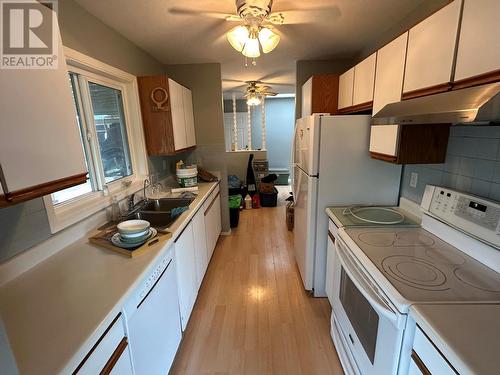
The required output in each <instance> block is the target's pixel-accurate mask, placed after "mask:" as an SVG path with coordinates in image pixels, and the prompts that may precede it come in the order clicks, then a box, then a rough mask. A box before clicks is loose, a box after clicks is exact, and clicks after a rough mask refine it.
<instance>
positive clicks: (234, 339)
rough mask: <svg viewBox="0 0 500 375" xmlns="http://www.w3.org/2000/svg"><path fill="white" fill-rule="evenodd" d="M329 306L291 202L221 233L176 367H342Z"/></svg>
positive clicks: (210, 370) (337, 370)
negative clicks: (308, 283)
mask: <svg viewBox="0 0 500 375" xmlns="http://www.w3.org/2000/svg"><path fill="white" fill-rule="evenodd" d="M330 314H331V309H330V305H329V303H328V301H327V299H325V298H312V297H311V296H310V295H308V294H307V293H306V292H305V291H304V289H303V286H302V282H301V279H300V275H299V272H298V269H297V266H296V264H295V260H294V256H293V236H292V233H291V232H288V231H287V229H286V225H285V207H284V205H283V204H281V205H280V206H278V207H276V208H261V209H258V210H250V211H243V212H241V215H240V224H239V226H238V228H237V229H233V232H232V235H231V236H221V238H220V239H219V242H218V244H217V248H216V249H215V252H214V255H213V257H212V260H211V263H210V265H209V268H208V271H207V273H206V275H205V279H204V281H203V284H202V286H201V289H200V291H199V294H198V300H197V301H196V305H195V307H194V310H193V312H192V315H191V319H190V321H189V324H188V326H187V329H186V332H185V336H184V339H183V341H182V343H181V346H180V348H179V352H178V354H177V358H176V361H175V363H174V365H173V367H172V370H171V374H307V375H309V374H311V375H314V374H321V375H323V374H343V372H342V370H341V366H340V363H339V360H338V357H337V354H336V352H335V348H334V346H333V343H332V340H331V337H330V333H329V332H330Z"/></svg>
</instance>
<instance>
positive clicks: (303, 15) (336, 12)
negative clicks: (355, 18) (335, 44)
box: [267, 6, 341, 25]
mask: <svg viewBox="0 0 500 375" xmlns="http://www.w3.org/2000/svg"><path fill="white" fill-rule="evenodd" d="M340 15H341V12H340V8H339V7H338V6H328V7H321V8H306V9H293V10H283V11H279V12H273V13H271V14H270V15H269V16H268V17H267V20H268V21H269V22H271V23H273V24H276V25H297V24H304V23H313V22H317V21H318V20H319V19H327V20H328V21H329V22H331V21H332V20H335V19H337V18H338V17H340Z"/></svg>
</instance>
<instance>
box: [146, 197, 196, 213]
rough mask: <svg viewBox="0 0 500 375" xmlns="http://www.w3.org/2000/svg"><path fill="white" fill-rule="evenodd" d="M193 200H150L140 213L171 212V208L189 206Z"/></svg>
mask: <svg viewBox="0 0 500 375" xmlns="http://www.w3.org/2000/svg"><path fill="white" fill-rule="evenodd" d="M193 200H194V199H193V198H160V199H150V200H148V202H147V203H146V204H145V205H144V206H143V207H142V208H141V211H171V210H172V209H173V208H177V207H185V206H189V204H190V203H191V202H192V201H193Z"/></svg>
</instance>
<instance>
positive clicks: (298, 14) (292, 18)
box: [169, 0, 340, 65]
mask: <svg viewBox="0 0 500 375" xmlns="http://www.w3.org/2000/svg"><path fill="white" fill-rule="evenodd" d="M284 3H285V2H284ZM235 4H236V13H237V14H225V13H218V12H210V11H198V10H192V9H182V8H171V9H169V12H170V13H172V14H183V15H204V16H208V17H215V18H219V19H224V20H226V21H236V22H241V23H242V24H241V25H238V26H236V27H234V28H232V29H231V30H230V31H229V32H227V33H226V38H227V40H228V42H229V43H230V44H231V46H232V47H233V48H234V49H235V50H237V51H238V52H240V53H241V54H243V55H244V56H245V57H248V58H251V59H252V65H256V61H255V59H256V58H257V57H259V56H260V55H261V51H262V52H263V53H269V52H271V51H273V50H274V49H275V48H276V46H277V45H278V43H279V42H280V39H281V36H280V35H279V34H278V30H277V29H276V27H275V26H276V25H278V26H282V25H289V24H297V23H309V22H314V19H315V18H316V17H318V16H319V14H317V13H316V12H321V14H322V15H325V11H329V12H328V16H329V17H332V15H333V16H338V15H340V11H339V9H338V7H336V6H333V7H332V6H328V7H327V8H324V7H323V8H313V9H294V10H283V11H279V12H272V7H273V0H235ZM331 11H333V14H332V12H331ZM308 13H309V14H308ZM308 16H313V17H308Z"/></svg>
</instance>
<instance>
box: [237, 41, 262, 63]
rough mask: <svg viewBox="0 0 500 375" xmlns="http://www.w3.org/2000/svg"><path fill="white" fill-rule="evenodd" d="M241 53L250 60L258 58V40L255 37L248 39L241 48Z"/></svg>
mask: <svg viewBox="0 0 500 375" xmlns="http://www.w3.org/2000/svg"><path fill="white" fill-rule="evenodd" d="M241 53H242V54H243V55H244V56H246V57H250V58H253V59H254V58H256V57H259V56H260V47H259V39H257V38H256V37H252V36H251V37H250V38H248V40H247V42H246V43H245V46H244V47H243V51H241Z"/></svg>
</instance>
